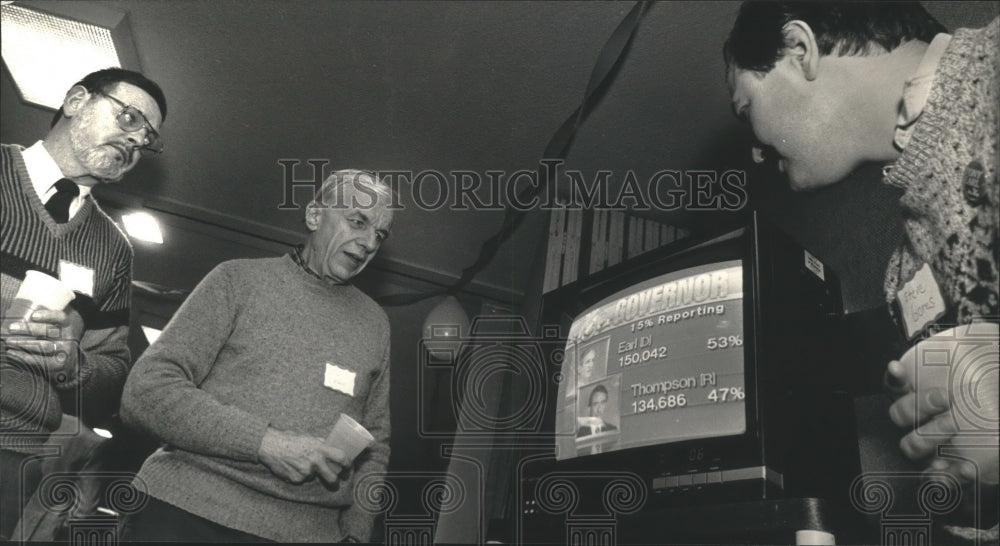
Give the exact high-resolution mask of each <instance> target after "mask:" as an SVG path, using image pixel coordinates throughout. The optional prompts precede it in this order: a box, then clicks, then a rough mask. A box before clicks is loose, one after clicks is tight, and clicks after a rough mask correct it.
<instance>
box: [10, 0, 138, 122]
mask: <svg viewBox="0 0 1000 546" xmlns="http://www.w3.org/2000/svg"><path fill="white" fill-rule="evenodd" d="M0 26H2V30H3V32H2V39H0V42H2V55H3V61H4V64H5V65H6V66H7V70H8V71H9V72H10V75H11V77H12V78H13V80H14V84H15V85H16V86H17V89H18V91H19V92H20V94H21V99H22V100H24V101H25V102H27V103H30V104H35V105H38V106H44V107H46V108H51V109H53V110H58V109H59V107H60V106H61V105H62V102H63V98H64V96H65V93H66V90H67V89H69V88H70V87H71V86H72V85H73V84H74V83H76V82H78V81H80V79H82V78H83V77H84V76H86V75H87V74H89V73H91V72H94V71H97V70H101V69H103V68H111V67H119V68H127V69H131V70H140V67H139V56H138V54H137V53H136V50H135V43H134V42H133V41H132V30H131V28H130V27H129V24H128V17H127V15H126V13H125V12H123V11H119V10H116V9H112V8H107V7H104V6H98V5H94V4H92V3H90V2H76V3H73V2H63V3H59V4H57V5H53V4H48V3H43V2H6V3H3V5H0Z"/></svg>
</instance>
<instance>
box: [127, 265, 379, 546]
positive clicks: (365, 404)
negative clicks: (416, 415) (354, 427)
mask: <svg viewBox="0 0 1000 546" xmlns="http://www.w3.org/2000/svg"><path fill="white" fill-rule="evenodd" d="M333 366H338V367H340V368H342V369H346V370H350V371H351V372H353V373H354V384H353V393H345V392H342V391H341V390H336V389H334V388H331V387H329V386H327V385H326V383H327V381H326V377H327V376H326V374H327V373H328V370H329V369H330V368H331V367H333ZM341 388H342V389H347V390H351V389H350V388H348V387H344V386H343V385H341ZM341 413H347V414H348V415H350V416H352V417H354V418H355V419H356V420H357V421H358V422H360V423H361V424H362V425H364V426H365V427H366V428H367V429H368V430H369V431H370V432H371V433H372V435H373V436H374V437H375V440H376V441H375V444H374V445H373V446H372V448H371V449H370V450H368V451H366V452H365V453H363V454H362V455H360V456H359V458H358V459H356V460H355V463H354V472H353V475H352V476H350V477H348V478H346V479H344V480H342V481H341V483H340V487H339V488H338V489H336V490H330V489H327V488H326V487H325V486H324V485H323V484H322V482H321V481H320V480H312V481H309V482H306V483H303V484H299V485H293V484H290V483H287V482H285V481H283V480H281V479H280V478H278V477H277V476H275V475H274V474H272V473H271V471H270V470H269V469H268V468H267V467H266V466H264V465H263V464H262V463H261V462H259V461H258V458H257V455H258V450H259V449H260V445H261V440H262V439H263V437H264V432H265V430H266V429H267V427H268V425H270V426H272V427H274V428H277V429H281V430H294V431H298V432H302V433H308V434H312V435H313V436H317V437H321V438H325V437H327V435H329V433H330V431H331V430H333V425H334V423H335V422H336V421H337V418H338V416H339V415H340V414H341ZM122 418H123V419H124V420H125V422H126V423H128V424H130V425H133V426H137V427H139V428H141V429H144V430H146V431H148V432H150V433H152V434H154V435H156V436H158V437H159V438H160V439H161V440H163V441H164V442H165V443H166V444H167V445H166V447H164V448H162V449H160V450H158V451H157V452H156V453H154V454H153V455H152V456H150V457H149V459H147V460H146V462H145V464H143V466H142V470H140V472H139V475H138V477H137V478H136V484H137V487H140V488H145V489H146V490H147V491H148V493H149V495H151V496H152V497H154V498H157V499H159V500H161V501H164V502H167V503H170V504H172V505H174V506H177V507H179V508H181V509H183V510H186V511H187V512H190V513H192V514H195V515H197V516H200V517H202V518H205V519H208V520H209V521H213V522H215V523H218V524H220V525H223V526H225V527H229V528H232V529H237V530H239V531H243V532H245V533H250V534H252V535H256V536H259V537H263V538H267V539H271V540H277V541H281V542H336V541H339V540H341V539H343V538H344V536H345V535H347V534H350V535H351V536H353V537H355V538H357V539H359V540H367V539H368V537H369V534H370V532H371V525H372V520H373V519H374V513H373V512H370V511H367V510H366V509H365V508H364V506H360V505H358V504H357V503H356V502H355V499H356V498H362V499H368V498H369V497H367V496H365V495H366V493H367V492H368V489H369V488H365V490H362V491H358V494H359V495H361V496H360V497H355V491H354V489H355V487H356V486H358V484H359V483H360V484H361V486H360V487H362V488H364V484H368V485H370V486H371V485H373V484H372V482H370V481H369V480H370V479H372V478H365V479H362V478H360V477H359V476H362V475H365V474H367V473H369V472H374V473H376V476H377V474H380V473H382V472H384V470H385V468H386V464H387V462H388V459H389V321H388V318H387V317H386V315H385V313H384V312H383V311H382V309H381V308H379V307H378V306H377V305H376V304H375V302H373V301H372V300H371V299H370V298H368V297H367V296H365V295H364V294H363V293H362V292H361V291H360V290H358V289H357V288H355V287H354V286H351V285H349V284H348V285H335V284H331V283H329V282H327V281H324V280H322V279H319V278H317V277H314V276H312V275H310V274H309V273H307V272H306V271H305V270H304V269H302V268H301V267H299V266H298V265H296V263H295V262H294V261H293V260H292V258H291V257H290V256H284V257H282V258H264V259H256V260H234V261H229V262H225V263H223V264H221V265H220V266H218V267H217V268H216V269H215V270H213V271H212V272H211V273H209V274H208V276H206V277H205V279H204V280H203V281H202V282H201V283H200V284H199V285H198V287H197V288H195V290H194V292H192V294H191V295H190V296H189V297H188V298H187V300H186V301H185V302H184V304H183V305H182V306H181V308H180V309H179V310H178V311H177V314H175V315H174V317H173V318H172V319H171V321H170V323H169V324H168V325H167V327H166V328H165V329H164V330H163V333H162V334H161V335H160V337H159V339H157V341H156V343H154V344H153V345H152V346H151V347H150V348H149V349H147V350H146V352H145V353H143V355H142V357H141V358H140V359H139V360H138V362H136V365H135V369H134V370H133V371H132V374H131V375H130V376H129V379H128V382H127V384H126V385H125V394H124V396H123V399H122ZM373 478H374V479H375V481H380V479H379V478H377V477H373ZM367 506H369V507H371V509H372V510H374V507H373V504H372V502H370V501H369V502H367Z"/></svg>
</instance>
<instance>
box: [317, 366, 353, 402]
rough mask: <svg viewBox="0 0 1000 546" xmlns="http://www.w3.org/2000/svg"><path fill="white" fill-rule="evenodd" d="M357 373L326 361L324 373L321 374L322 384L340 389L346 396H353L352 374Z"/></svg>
mask: <svg viewBox="0 0 1000 546" xmlns="http://www.w3.org/2000/svg"><path fill="white" fill-rule="evenodd" d="M355 375H357V374H355V373H354V372H352V371H351V370H348V369H347V368H341V367H340V366H337V365H336V364H331V363H329V362H327V363H326V373H325V374H324V375H323V386H324V387H327V388H329V389H333V390H335V391H340V392H342V393H344V394H346V395H348V396H354V376H355Z"/></svg>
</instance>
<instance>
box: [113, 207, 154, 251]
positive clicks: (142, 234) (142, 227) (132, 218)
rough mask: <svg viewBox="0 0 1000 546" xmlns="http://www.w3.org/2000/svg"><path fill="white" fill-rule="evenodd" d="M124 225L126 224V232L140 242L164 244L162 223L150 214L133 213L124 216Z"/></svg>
mask: <svg viewBox="0 0 1000 546" xmlns="http://www.w3.org/2000/svg"><path fill="white" fill-rule="evenodd" d="M122 223H123V224H125V231H126V232H128V234H129V235H130V236H131V237H132V238H134V239H139V240H140V241H147V242H150V243H156V244H158V245H162V244H163V232H161V231H160V223H159V222H157V221H156V218H153V215H152V214H149V213H148V212H132V213H129V214H123V215H122Z"/></svg>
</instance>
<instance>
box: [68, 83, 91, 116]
mask: <svg viewBox="0 0 1000 546" xmlns="http://www.w3.org/2000/svg"><path fill="white" fill-rule="evenodd" d="M89 99H90V91H87V88H86V87H84V86H82V85H74V86H73V87H71V88H70V89H69V91H67V92H66V97H65V98H64V99H63V104H62V110H63V117H66V118H71V117H73V116H75V115H76V114H77V112H79V111H80V109H81V108H83V105H85V104H87V101H88V100H89Z"/></svg>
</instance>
